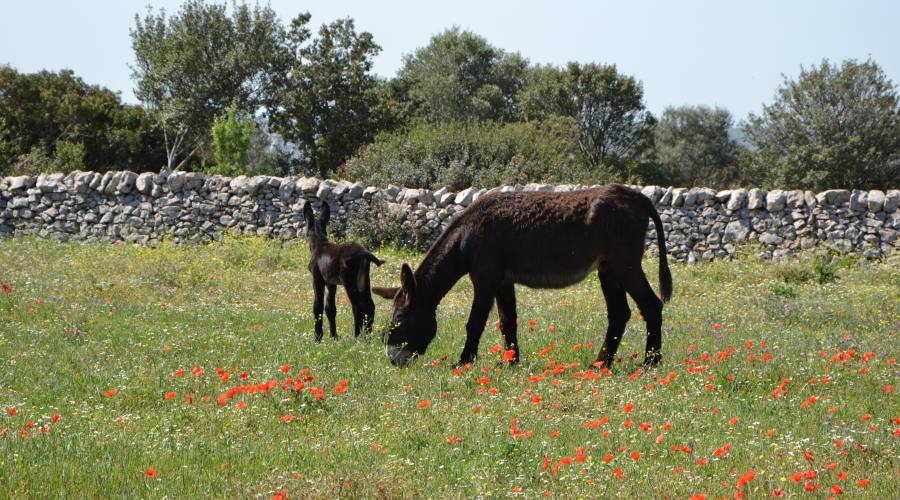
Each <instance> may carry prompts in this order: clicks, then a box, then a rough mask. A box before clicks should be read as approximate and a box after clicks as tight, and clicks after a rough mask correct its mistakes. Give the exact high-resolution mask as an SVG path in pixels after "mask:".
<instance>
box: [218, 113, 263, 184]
mask: <svg viewBox="0 0 900 500" xmlns="http://www.w3.org/2000/svg"><path fill="white" fill-rule="evenodd" d="M211 133H212V145H213V157H214V158H215V161H216V166H215V167H211V168H210V170H216V172H211V173H219V174H222V175H237V174H240V173H241V172H243V170H244V169H245V168H246V166H247V155H248V153H249V151H250V145H251V144H252V142H253V137H254V136H255V135H257V134H258V133H259V127H257V125H256V123H255V122H254V121H253V120H250V119H248V118H244V117H241V116H238V111H237V108H236V107H235V106H234V105H232V106H231V107H229V108H228V109H227V110H226V111H225V114H223V115H222V116H218V117H216V119H215V121H213V126H212V131H211Z"/></svg>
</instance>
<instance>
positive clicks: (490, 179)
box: [347, 116, 610, 190]
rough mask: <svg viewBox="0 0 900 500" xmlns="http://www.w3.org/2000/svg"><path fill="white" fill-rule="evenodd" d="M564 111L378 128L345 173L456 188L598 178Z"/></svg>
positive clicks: (382, 180) (378, 182)
mask: <svg viewBox="0 0 900 500" xmlns="http://www.w3.org/2000/svg"><path fill="white" fill-rule="evenodd" d="M577 140H578V125H577V123H575V120H573V119H572V118H568V117H558V116H555V117H551V118H549V119H547V120H543V121H531V122H524V123H510V124H506V125H501V124H496V123H471V124H469V123H466V124H464V123H439V124H422V125H418V126H416V127H414V128H412V129H411V130H409V131H397V132H391V133H384V134H380V135H379V136H377V137H376V138H375V141H374V142H373V143H372V144H370V145H368V146H366V147H364V148H362V150H360V152H359V153H357V155H356V156H354V157H353V158H351V159H350V161H349V162H348V164H347V175H348V176H349V177H352V178H354V179H359V180H363V181H364V182H367V183H369V184H373V185H387V184H398V185H401V186H407V187H424V188H431V189H438V188H440V187H443V186H446V187H448V188H449V189H452V190H460V189H464V188H467V187H469V186H478V187H493V186H497V185H500V184H515V183H523V184H524V183H528V182H548V183H597V182H602V181H607V180H610V179H607V178H604V174H603V173H601V172H599V171H597V172H593V171H591V170H590V169H589V168H587V166H586V164H585V162H583V161H582V159H581V157H580V154H579V153H578V144H577Z"/></svg>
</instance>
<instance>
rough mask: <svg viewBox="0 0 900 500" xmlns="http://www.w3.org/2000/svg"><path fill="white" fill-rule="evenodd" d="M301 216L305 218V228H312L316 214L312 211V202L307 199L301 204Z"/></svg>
mask: <svg viewBox="0 0 900 500" xmlns="http://www.w3.org/2000/svg"><path fill="white" fill-rule="evenodd" d="M303 218H304V219H306V229H307V230H312V228H313V226H314V225H315V224H316V215H315V214H314V213H313V208H312V203H310V202H308V201H307V202H305V203H304V204H303Z"/></svg>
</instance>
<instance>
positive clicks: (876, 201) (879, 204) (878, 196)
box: [867, 189, 884, 212]
mask: <svg viewBox="0 0 900 500" xmlns="http://www.w3.org/2000/svg"><path fill="white" fill-rule="evenodd" d="M867 198H868V208H869V212H880V211H881V209H882V208H884V191H879V190H877V189H876V190H873V191H869V195H868V197H867Z"/></svg>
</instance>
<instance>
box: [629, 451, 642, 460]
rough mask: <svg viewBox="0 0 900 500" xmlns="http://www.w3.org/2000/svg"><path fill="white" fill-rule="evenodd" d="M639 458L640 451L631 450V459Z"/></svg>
mask: <svg viewBox="0 0 900 500" xmlns="http://www.w3.org/2000/svg"><path fill="white" fill-rule="evenodd" d="M640 458H641V453H640V452H639V451H635V452H633V453H632V454H631V459H632V460H638V459H640Z"/></svg>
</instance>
